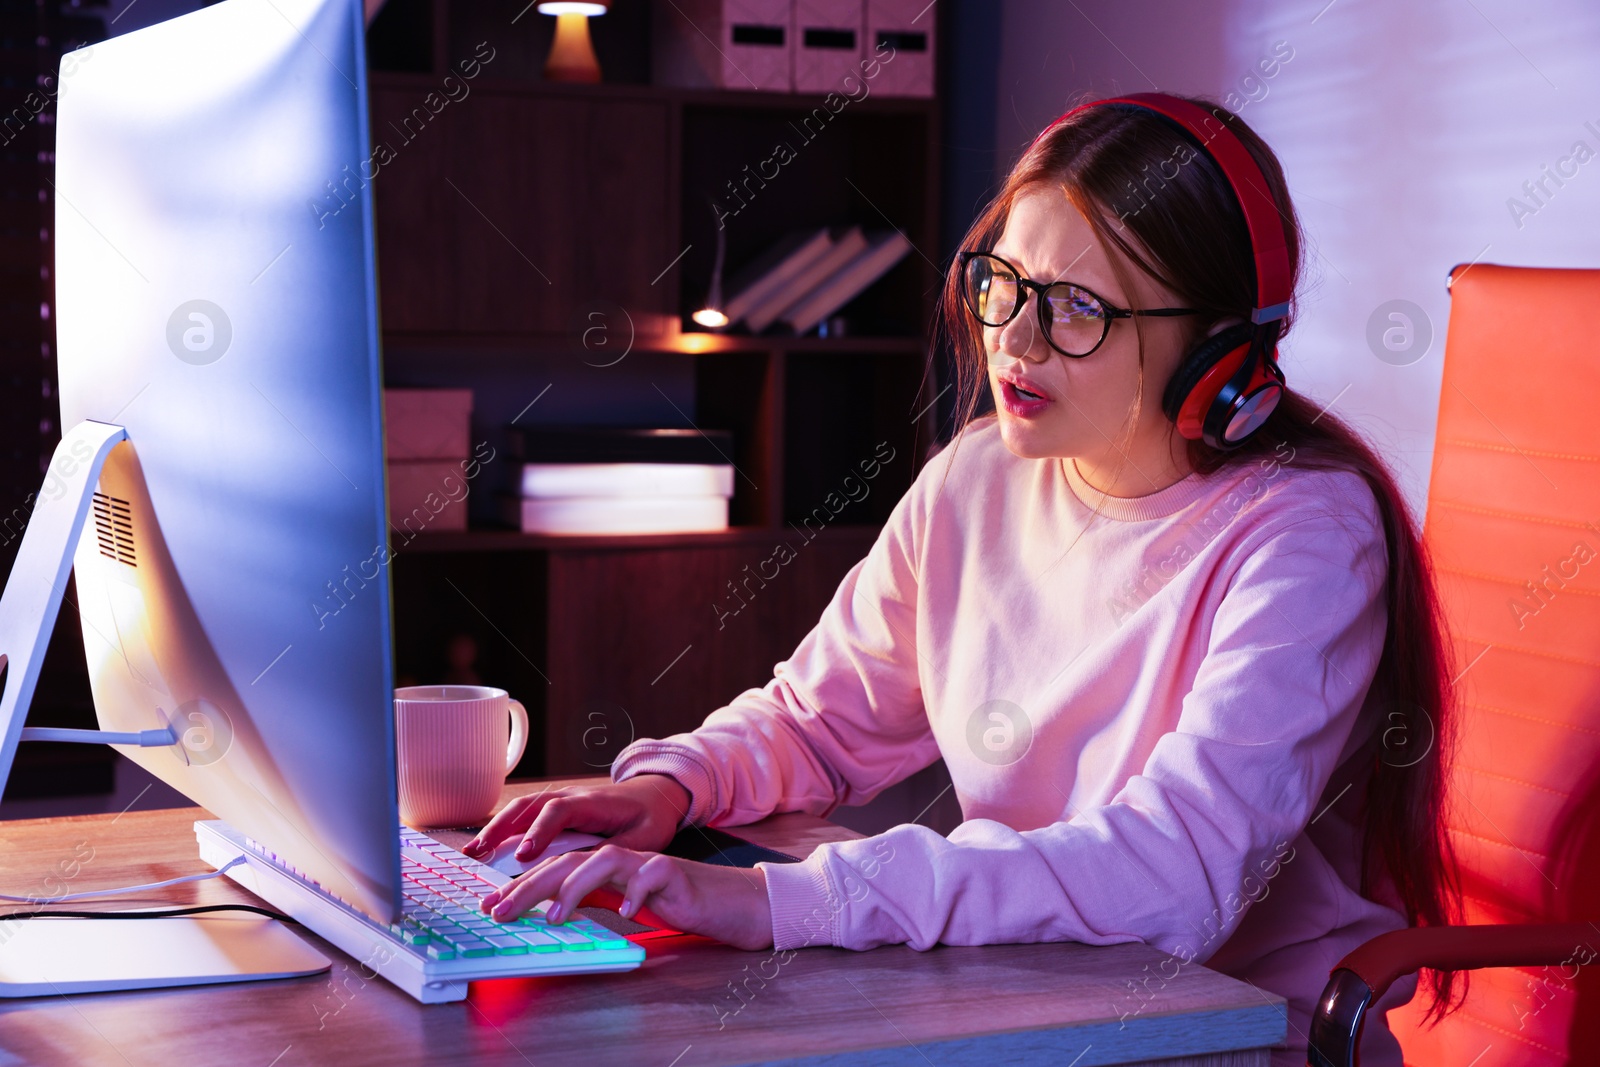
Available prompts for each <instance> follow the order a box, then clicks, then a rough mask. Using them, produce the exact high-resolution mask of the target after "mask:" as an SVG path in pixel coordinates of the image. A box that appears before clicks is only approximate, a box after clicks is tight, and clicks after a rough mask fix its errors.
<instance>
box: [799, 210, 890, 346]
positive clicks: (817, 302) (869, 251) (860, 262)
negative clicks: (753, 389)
mask: <svg viewBox="0 0 1600 1067" xmlns="http://www.w3.org/2000/svg"><path fill="white" fill-rule="evenodd" d="M909 251H911V242H910V241H908V240H906V237H905V235H904V234H902V233H901V232H900V231H899V230H884V231H882V232H880V233H876V234H874V235H873V236H872V237H871V238H870V240H869V243H868V246H867V247H866V248H865V249H863V250H862V252H861V253H860V254H859V255H857V256H856V257H855V258H854V259H852V260H850V261H849V262H848V263H846V264H845V265H844V266H842V267H840V268H839V269H838V270H837V271H835V272H834V273H833V274H832V275H830V276H829V277H827V278H824V279H823V280H822V281H821V282H819V283H818V284H817V285H816V287H815V288H813V289H812V290H811V291H810V292H809V293H807V294H806V295H805V296H803V297H801V298H800V300H799V301H797V302H796V303H794V304H792V305H791V306H790V307H789V308H788V310H786V311H785V312H784V313H783V314H782V315H781V316H780V318H781V319H782V321H784V322H785V323H787V324H788V325H789V327H790V328H791V329H792V330H794V333H795V336H796V337H799V336H802V335H804V334H807V333H809V332H810V331H811V330H812V329H813V328H814V327H815V326H816V325H817V323H819V322H821V321H822V320H823V319H825V318H827V317H828V316H829V315H832V314H833V313H834V312H835V311H838V310H839V309H840V308H842V307H844V306H845V305H846V304H848V303H849V302H850V301H851V300H853V299H855V298H856V296H857V295H859V294H860V293H861V291H862V290H864V289H866V288H867V287H868V286H869V285H871V284H872V283H873V282H875V281H877V280H878V279H879V278H881V277H883V276H884V275H885V274H887V273H888V272H889V270H890V268H892V267H893V266H894V265H895V264H896V263H899V262H900V260H901V259H903V258H905V255H906V253H907V252H909Z"/></svg>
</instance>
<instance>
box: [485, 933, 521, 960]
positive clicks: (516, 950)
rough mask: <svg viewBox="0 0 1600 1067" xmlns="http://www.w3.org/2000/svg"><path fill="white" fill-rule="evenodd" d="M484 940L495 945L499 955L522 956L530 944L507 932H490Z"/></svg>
mask: <svg viewBox="0 0 1600 1067" xmlns="http://www.w3.org/2000/svg"><path fill="white" fill-rule="evenodd" d="M484 940H485V941H487V942H489V944H491V945H493V946H494V951H495V954H496V955H498V956H520V955H522V954H524V953H525V952H527V951H528V945H527V944H526V943H525V942H523V941H522V940H521V939H519V938H515V937H509V936H507V935H505V934H490V935H488V936H487V937H485V938H484Z"/></svg>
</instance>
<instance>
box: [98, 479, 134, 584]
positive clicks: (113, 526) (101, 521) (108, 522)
mask: <svg viewBox="0 0 1600 1067" xmlns="http://www.w3.org/2000/svg"><path fill="white" fill-rule="evenodd" d="M94 536H95V540H97V541H99V542H100V554H101V555H102V556H104V557H106V558H107V559H114V560H116V561H117V562H118V563H126V564H127V565H128V566H130V567H137V566H138V565H139V563H138V559H137V557H135V556H134V553H133V509H132V508H130V507H129V506H128V502H127V501H126V500H123V499H122V498H121V497H115V496H107V495H106V494H104V493H96V494H95V495H94Z"/></svg>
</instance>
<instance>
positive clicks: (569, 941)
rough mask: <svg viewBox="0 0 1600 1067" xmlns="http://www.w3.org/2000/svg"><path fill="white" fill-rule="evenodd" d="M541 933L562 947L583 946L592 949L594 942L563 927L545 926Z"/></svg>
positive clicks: (577, 932)
mask: <svg viewBox="0 0 1600 1067" xmlns="http://www.w3.org/2000/svg"><path fill="white" fill-rule="evenodd" d="M543 932H544V933H546V934H549V935H550V936H551V937H553V938H555V939H556V940H557V941H559V942H561V943H562V944H563V945H584V946H586V947H588V948H593V947H594V942H593V941H591V940H590V939H589V937H588V936H587V935H585V934H582V933H580V932H579V931H577V930H573V929H570V928H568V927H565V926H549V925H547V926H545V928H544V931H543Z"/></svg>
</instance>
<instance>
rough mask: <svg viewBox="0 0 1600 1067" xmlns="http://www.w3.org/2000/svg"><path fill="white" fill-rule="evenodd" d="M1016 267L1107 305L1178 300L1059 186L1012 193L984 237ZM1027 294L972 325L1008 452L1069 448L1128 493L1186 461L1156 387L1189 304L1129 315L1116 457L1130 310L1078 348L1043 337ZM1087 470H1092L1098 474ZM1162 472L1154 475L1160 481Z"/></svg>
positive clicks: (1177, 353)
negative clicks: (999, 320)
mask: <svg viewBox="0 0 1600 1067" xmlns="http://www.w3.org/2000/svg"><path fill="white" fill-rule="evenodd" d="M993 251H994V253H995V255H997V256H999V257H1001V258H1002V259H1004V260H1006V262H1008V263H1010V264H1011V265H1012V266H1014V267H1015V268H1016V269H1017V270H1018V271H1020V272H1021V273H1022V275H1023V276H1024V277H1026V278H1031V279H1033V280H1034V281H1037V282H1040V283H1042V284H1048V283H1050V282H1054V281H1070V282H1076V283H1077V284H1079V285H1083V286H1086V287H1087V288H1089V289H1092V290H1094V291H1095V292H1096V293H1098V294H1099V295H1100V296H1102V297H1104V298H1105V299H1106V300H1108V301H1110V302H1111V303H1113V304H1116V305H1117V306H1118V307H1129V306H1130V305H1134V306H1138V307H1141V308H1151V307H1176V306H1179V305H1180V304H1181V301H1179V300H1178V299H1177V298H1176V296H1175V295H1174V294H1173V293H1172V292H1170V291H1169V290H1167V288H1166V287H1165V286H1163V285H1161V284H1160V283H1159V282H1157V281H1156V280H1155V279H1153V278H1151V277H1150V276H1149V275H1147V274H1145V273H1144V272H1142V271H1141V270H1139V269H1138V268H1137V267H1136V266H1134V265H1133V264H1132V263H1131V262H1130V261H1128V260H1127V259H1126V258H1125V257H1122V256H1121V253H1120V252H1118V251H1117V250H1116V249H1115V248H1106V247H1103V246H1102V245H1101V244H1100V242H1099V241H1098V240H1097V239H1096V238H1095V235H1094V231H1093V230H1092V229H1091V228H1090V226H1089V223H1088V222H1087V221H1086V220H1085V219H1084V217H1083V216H1082V215H1080V214H1079V213H1078V210H1077V209H1076V208H1075V207H1073V205H1072V203H1071V201H1069V200H1068V199H1067V197H1066V194H1065V193H1064V192H1062V191H1061V190H1060V189H1059V188H1052V187H1036V188H1034V189H1031V190H1029V191H1027V192H1024V193H1023V194H1021V195H1020V196H1018V197H1017V199H1016V200H1015V201H1014V202H1013V203H1012V207H1011V213H1010V214H1009V215H1008V216H1007V218H1006V225H1005V230H1004V231H1003V232H1002V233H1001V236H1000V239H999V241H998V242H997V243H996V244H995V246H994V249H993ZM1112 255H1116V256H1118V257H1119V258H1120V259H1121V262H1123V263H1124V264H1126V269H1127V272H1128V274H1129V275H1130V276H1131V277H1132V278H1134V279H1135V286H1136V291H1135V294H1133V295H1130V294H1129V293H1128V292H1127V291H1126V290H1125V289H1124V288H1123V286H1122V285H1121V283H1119V282H1118V281H1117V277H1116V275H1115V274H1113V273H1112V270H1111V258H1110V257H1111V256H1112ZM1038 299H1039V297H1038V294H1037V293H1035V292H1029V293H1028V299H1027V302H1026V303H1025V304H1024V305H1023V307H1022V309H1021V310H1020V311H1019V312H1018V313H1017V314H1016V316H1015V317H1014V318H1013V319H1012V320H1011V321H1010V322H1008V323H1006V325H1004V326H985V327H983V345H984V350H985V352H986V353H987V357H988V363H989V366H988V375H989V387H990V389H991V390H992V391H993V393H994V401H995V411H996V413H997V417H998V418H999V420H1000V433H1001V436H1002V438H1003V439H1004V440H1005V443H1006V447H1007V448H1009V449H1010V450H1011V451H1012V452H1014V453H1016V454H1017V455H1018V456H1022V457H1025V458H1030V459H1035V458H1041V457H1047V456H1071V457H1075V458H1078V459H1079V461H1080V462H1079V464H1078V466H1079V469H1080V470H1081V471H1082V472H1083V473H1084V476H1085V477H1087V478H1089V480H1090V481H1091V483H1093V484H1096V485H1097V487H1100V488H1104V489H1107V490H1108V491H1116V492H1117V495H1129V496H1138V495H1143V494H1144V493H1148V492H1153V491H1154V490H1155V489H1157V488H1160V487H1161V485H1159V484H1156V485H1150V484H1142V483H1147V482H1151V481H1154V480H1155V479H1156V478H1157V476H1158V475H1161V474H1168V473H1169V472H1170V471H1171V470H1172V469H1173V468H1174V467H1177V468H1179V469H1181V470H1182V471H1183V472H1185V473H1186V472H1187V470H1188V467H1187V464H1186V463H1185V461H1184V460H1183V459H1182V458H1181V455H1182V445H1183V438H1182V437H1180V436H1178V435H1177V433H1176V432H1174V431H1173V426H1172V422H1171V420H1169V419H1168V418H1167V417H1166V415H1165V413H1164V412H1162V410H1161V393H1162V390H1163V389H1164V388H1165V387H1166V383H1167V381H1168V379H1169V378H1170V377H1171V376H1172V371H1173V369H1174V368H1175V367H1176V366H1177V363H1178V360H1179V358H1180V357H1181V356H1182V354H1183V342H1184V339H1185V338H1186V336H1187V331H1190V330H1192V329H1193V328H1194V319H1193V317H1190V316H1174V317H1170V318H1169V317H1162V316H1155V317H1149V316H1144V317H1141V319H1140V322H1141V325H1142V327H1143V330H1144V340H1145V375H1144V395H1143V397H1142V399H1141V400H1140V404H1139V408H1138V410H1137V411H1136V412H1134V413H1133V415H1134V416H1136V418H1137V422H1136V424H1135V427H1134V429H1133V436H1132V438H1131V440H1128V441H1127V443H1126V445H1125V448H1126V452H1127V455H1126V457H1119V456H1118V455H1117V452H1116V444H1114V442H1121V441H1122V440H1124V438H1123V435H1124V434H1127V433H1128V428H1127V425H1126V423H1127V420H1128V419H1129V418H1130V409H1131V408H1132V407H1133V404H1134V400H1135V397H1136V396H1137V395H1138V393H1139V338H1138V335H1137V334H1136V333H1135V332H1134V326H1133V320H1131V319H1126V318H1123V319H1115V320H1113V321H1112V323H1111V329H1110V331H1109V332H1108V333H1107V334H1106V337H1105V340H1104V341H1103V342H1101V344H1100V347H1099V348H1096V349H1095V350H1094V351H1093V352H1092V353H1090V354H1089V355H1088V356H1086V357H1084V358H1082V359H1072V358H1070V357H1068V356H1063V355H1061V354H1060V353H1059V352H1057V351H1056V350H1055V349H1053V348H1051V347H1050V345H1049V343H1048V342H1047V341H1046V340H1045V338H1044V337H1042V336H1041V335H1040V330H1039V312H1038V308H1037V306H1036V304H1037V301H1038ZM1014 385H1021V386H1022V387H1023V388H1025V389H1027V390H1029V391H1031V392H1033V393H1035V394H1039V395H1040V396H1042V397H1043V398H1044V399H1043V402H1042V403H1041V402H1039V401H1035V400H1030V399H1029V398H1027V397H1026V396H1023V395H1020V394H1018V393H1016V392H1015V391H1014V389H1013V386H1014ZM1119 458H1125V461H1126V462H1125V464H1124V466H1125V467H1131V468H1134V470H1135V471H1136V472H1139V473H1140V474H1142V475H1143V476H1142V477H1140V476H1139V474H1136V475H1135V480H1133V481H1131V482H1130V481H1128V480H1127V479H1126V477H1125V476H1124V477H1123V478H1119V479H1118V485H1119V486H1121V487H1123V489H1125V490H1126V491H1125V492H1124V491H1118V490H1113V488H1112V487H1111V486H1108V485H1106V484H1105V480H1109V472H1110V471H1112V470H1116V469H1117V468H1118V467H1119V463H1118V460H1119ZM1092 471H1100V472H1103V473H1104V475H1105V480H1101V479H1097V478H1096V477H1095V476H1094V474H1093V473H1091V472H1092ZM1171 480H1174V479H1170V478H1168V479H1166V481H1167V483H1170V481H1171Z"/></svg>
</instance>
